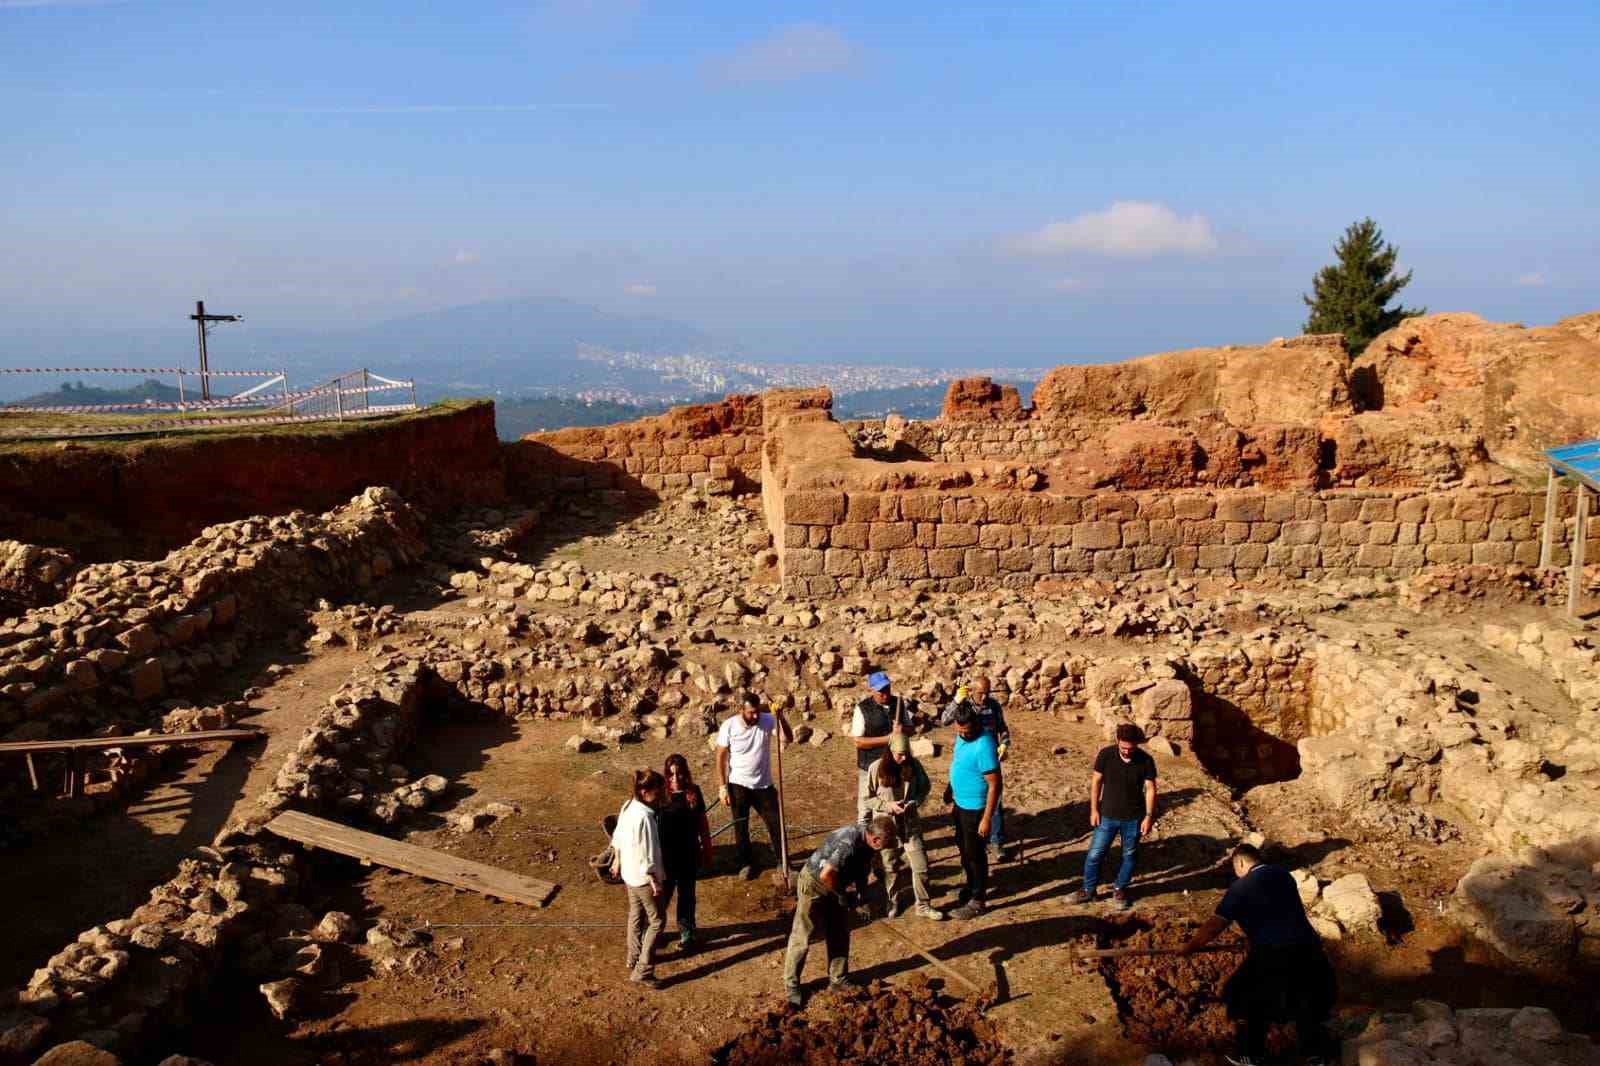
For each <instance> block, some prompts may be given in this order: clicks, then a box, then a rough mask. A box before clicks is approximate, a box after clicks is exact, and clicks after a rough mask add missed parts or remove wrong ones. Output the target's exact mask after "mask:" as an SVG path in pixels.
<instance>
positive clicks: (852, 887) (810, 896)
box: [783, 814, 898, 1009]
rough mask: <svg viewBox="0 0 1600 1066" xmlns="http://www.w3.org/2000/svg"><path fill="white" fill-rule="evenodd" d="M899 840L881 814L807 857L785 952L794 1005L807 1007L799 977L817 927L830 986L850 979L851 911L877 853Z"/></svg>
mask: <svg viewBox="0 0 1600 1066" xmlns="http://www.w3.org/2000/svg"><path fill="white" fill-rule="evenodd" d="M897 843H898V841H897V839H896V837H895V832H894V819H893V818H890V817H889V816H888V815H884V814H880V815H878V816H876V817H875V818H873V819H872V820H871V821H870V822H868V823H867V824H866V825H862V824H860V823H859V822H857V823H853V824H851V825H847V826H845V827H844V828H843V829H835V830H834V831H833V832H831V833H829V834H828V836H827V837H826V839H824V840H823V842H822V844H821V846H819V847H818V848H817V850H816V851H814V852H812V853H811V858H810V859H808V860H806V864H805V866H804V867H802V868H801V870H800V877H799V879H798V880H797V881H796V884H795V894H796V898H797V902H796V904H795V908H794V925H793V926H791V927H790V929H789V945H788V947H787V948H786V949H785V951H784V954H783V988H784V994H785V995H786V996H787V997H788V1000H789V1005H790V1006H791V1007H794V1008H796V1009H798V1008H800V1007H803V1006H805V997H804V996H802V995H801V993H800V975H801V973H802V972H804V970H805V966H806V953H807V952H808V951H809V950H810V948H811V934H812V932H813V931H817V930H820V931H821V932H822V942H823V944H824V945H825V946H826V948H827V952H828V987H829V988H839V987H841V986H845V985H848V984H850V983H851V982H850V976H849V975H850V912H851V911H853V910H855V909H856V908H857V907H858V906H862V905H863V903H864V900H865V894H866V890H867V878H868V876H869V875H870V874H871V873H872V871H873V870H874V869H875V868H876V867H877V865H878V864H877V862H876V861H875V858H876V856H877V853H878V852H880V851H882V850H883V849H884V848H891V847H895V846H896V845H897Z"/></svg>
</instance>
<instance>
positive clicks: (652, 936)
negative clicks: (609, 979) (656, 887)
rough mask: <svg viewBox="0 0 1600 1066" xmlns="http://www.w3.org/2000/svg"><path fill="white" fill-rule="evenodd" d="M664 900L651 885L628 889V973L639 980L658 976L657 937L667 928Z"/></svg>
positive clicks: (629, 887) (630, 886)
mask: <svg viewBox="0 0 1600 1066" xmlns="http://www.w3.org/2000/svg"><path fill="white" fill-rule="evenodd" d="M666 924H667V917H666V910H665V909H664V908H663V907H662V906H661V897H660V896H657V895H654V894H652V893H651V891H650V886H649V885H641V886H639V887H638V888H635V887H634V886H633V885H629V886H628V969H629V970H630V971H631V973H630V976H632V977H633V978H635V979H637V980H642V979H644V978H646V977H654V976H655V973H656V937H658V936H660V935H661V930H662V929H663V928H665V927H666Z"/></svg>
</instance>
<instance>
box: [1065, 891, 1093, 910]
mask: <svg viewBox="0 0 1600 1066" xmlns="http://www.w3.org/2000/svg"><path fill="white" fill-rule="evenodd" d="M1095 898H1096V897H1095V896H1094V895H1093V894H1091V893H1089V892H1085V891H1084V890H1083V889H1081V888H1080V889H1078V891H1076V892H1074V893H1073V894H1072V895H1070V896H1068V897H1067V902H1068V903H1071V904H1074V905H1076V906H1083V905H1084V904H1087V903H1093V902H1094V901H1095Z"/></svg>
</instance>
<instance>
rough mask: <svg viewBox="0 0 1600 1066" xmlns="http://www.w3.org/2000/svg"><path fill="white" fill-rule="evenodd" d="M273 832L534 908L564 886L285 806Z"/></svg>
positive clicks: (272, 823) (270, 828) (271, 825)
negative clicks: (288, 809)
mask: <svg viewBox="0 0 1600 1066" xmlns="http://www.w3.org/2000/svg"><path fill="white" fill-rule="evenodd" d="M267 831H268V832H270V833H275V834H277V835H278V836H280V837H283V838H284V839H285V840H293V841H295V842H296V843H299V844H305V845H307V846H308V847H313V848H321V849H323V850H324V851H332V852H337V853H338V854H340V855H348V856H350V857H351V858H353V859H359V860H361V861H362V862H363V863H376V864H378V865H379V866H387V867H389V868H390V869H392V870H400V871H401V872H403V873H408V874H415V875H416V876H418V877H422V878H426V879H427V880H429V881H441V882H443V883H444V884H447V885H455V886H456V887H457V888H465V889H468V890H470V891H472V892H478V893H481V894H483V895H485V896H491V897H493V898H495V899H503V900H506V901H507V902H510V903H521V904H524V905H526V906H529V907H543V906H544V905H545V904H546V903H548V902H550V897H551V896H553V895H555V894H556V889H557V888H558V887H560V886H558V885H556V884H555V883H553V882H550V881H540V880H539V879H537V878H534V877H525V876H523V875H522V874H517V873H512V872H511V871H510V870H502V869H501V868H499V867H498V866H489V865H486V864H485V863H481V862H473V861H472V860H471V859H463V858H459V857H457V856H455V855H446V854H445V853H444V852H442V851H435V850H433V849H432V848H421V847H418V846H417V845H415V844H407V843H404V842H403V841H399V840H390V839H389V838H388V837H381V836H378V835H377V834H375V833H366V832H363V831H361V830H359V829H352V828H350V827H349V826H347V825H340V824H339V823H338V822H330V821H328V820H327V819H326V818H317V817H315V816H313V815H309V814H302V813H300V812H299V811H285V812H284V813H282V814H280V815H278V816H277V817H276V818H274V819H273V820H272V821H270V822H268V823H267Z"/></svg>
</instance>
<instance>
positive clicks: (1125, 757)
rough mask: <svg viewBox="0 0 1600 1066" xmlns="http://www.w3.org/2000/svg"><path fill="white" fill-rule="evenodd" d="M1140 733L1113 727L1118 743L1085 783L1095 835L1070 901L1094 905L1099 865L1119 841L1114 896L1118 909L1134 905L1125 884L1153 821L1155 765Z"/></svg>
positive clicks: (1097, 758) (1098, 758)
mask: <svg viewBox="0 0 1600 1066" xmlns="http://www.w3.org/2000/svg"><path fill="white" fill-rule="evenodd" d="M1143 742H1144V733H1143V732H1141V731H1140V729H1139V727H1138V726H1136V725H1134V724H1133V723H1131V722H1124V723H1122V724H1121V725H1119V726H1117V742H1116V743H1115V744H1113V745H1111V746H1110V747H1107V748H1101V749H1100V754H1099V755H1097V756H1095V760H1094V774H1093V775H1092V776H1091V777H1090V779H1089V824H1090V825H1091V826H1093V827H1094V836H1093V837H1091V838H1090V840H1089V854H1088V856H1086V857H1085V858H1084V860H1083V888H1082V890H1080V891H1078V892H1074V893H1073V894H1072V896H1071V897H1070V901H1071V902H1073V903H1093V902H1094V899H1095V889H1096V888H1098V887H1099V884H1100V863H1101V861H1102V860H1103V859H1105V857H1106V852H1108V851H1110V850H1111V841H1112V840H1113V839H1115V838H1116V837H1118V836H1121V837H1122V868H1121V869H1120V870H1118V871H1117V881H1116V885H1115V887H1114V889H1113V891H1112V897H1113V898H1114V899H1115V900H1116V905H1117V908H1118V909H1119V910H1128V909H1129V908H1131V907H1132V906H1133V903H1132V901H1131V900H1129V899H1128V885H1129V883H1130V882H1132V881H1133V867H1134V862H1135V860H1136V859H1137V858H1138V857H1139V838H1140V837H1142V836H1149V835H1150V830H1151V829H1152V828H1154V826H1155V820H1156V761H1155V760H1154V759H1152V758H1151V757H1150V753H1149V752H1147V751H1144V750H1143V749H1141V748H1140V747H1139V745H1140V744H1141V743H1143Z"/></svg>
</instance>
